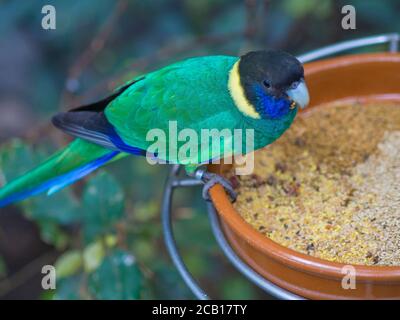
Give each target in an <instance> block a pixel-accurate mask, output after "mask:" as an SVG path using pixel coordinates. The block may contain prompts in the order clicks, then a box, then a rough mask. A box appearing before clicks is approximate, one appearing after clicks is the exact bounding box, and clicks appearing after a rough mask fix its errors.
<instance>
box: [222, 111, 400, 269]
mask: <svg viewBox="0 0 400 320" xmlns="http://www.w3.org/2000/svg"><path fill="white" fill-rule="evenodd" d="M230 179H231V180H232V182H233V185H235V186H236V190H237V192H238V200H237V201H236V203H235V204H234V206H235V208H236V209H237V210H238V212H240V214H241V215H242V217H243V218H244V219H245V220H246V221H247V222H248V223H250V224H251V225H252V226H253V227H254V228H256V229H257V230H258V231H259V232H261V233H262V234H264V235H265V236H267V237H269V238H270V239H272V240H273V241H276V242H278V243H280V244H281V245H283V246H286V247H288V248H291V249H293V250H296V251H298V252H302V253H305V254H308V255H311V256H315V257H318V258H321V259H325V260H330V261H336V262H342V263H348V264H358V265H400V106H398V105H397V106H396V105H394V104H393V103H384V104H381V103H380V104H371V103H369V104H352V105H330V106H325V107H324V108H315V109H312V110H311V111H309V112H308V113H306V114H304V115H301V116H298V117H297V119H296V120H295V122H294V123H293V125H292V126H291V128H290V129H289V130H288V131H287V132H286V133H285V134H284V135H283V136H282V137H281V138H280V139H279V140H278V141H276V142H274V143H273V144H272V145H270V146H268V147H266V148H264V149H262V150H259V151H257V152H256V155H255V170H254V173H253V174H252V175H248V176H238V177H235V176H231V178H230ZM233 180H234V181H233Z"/></svg>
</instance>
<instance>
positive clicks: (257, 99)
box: [231, 50, 309, 119]
mask: <svg viewBox="0 0 400 320" xmlns="http://www.w3.org/2000/svg"><path fill="white" fill-rule="evenodd" d="M237 73H238V78H239V81H240V87H241V88H240V89H242V90H243V95H244V98H245V99H244V100H245V101H246V102H247V103H248V104H249V105H250V106H252V107H253V109H254V111H255V112H256V114H258V116H259V117H261V118H269V119H277V118H280V117H281V116H283V115H286V114H288V113H289V112H290V111H291V110H293V109H295V108H296V106H300V107H302V108H303V107H305V106H306V105H307V104H308V100H309V97H308V91H307V87H306V85H305V82H304V69H303V66H302V64H301V63H300V61H299V60H297V59H296V58H295V57H294V56H292V55H291V54H289V53H286V52H284V51H280V50H269V51H254V52H249V53H247V54H245V55H243V56H242V57H241V58H240V60H239V62H238V65H237ZM231 77H232V76H231ZM232 81H233V80H232ZM242 103H243V101H242Z"/></svg>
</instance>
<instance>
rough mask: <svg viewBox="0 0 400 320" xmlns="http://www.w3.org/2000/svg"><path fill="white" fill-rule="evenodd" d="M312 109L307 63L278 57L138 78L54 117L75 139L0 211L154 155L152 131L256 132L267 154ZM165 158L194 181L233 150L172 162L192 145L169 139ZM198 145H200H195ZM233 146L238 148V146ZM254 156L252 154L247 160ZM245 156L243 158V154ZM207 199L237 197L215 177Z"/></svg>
mask: <svg viewBox="0 0 400 320" xmlns="http://www.w3.org/2000/svg"><path fill="white" fill-rule="evenodd" d="M308 102H309V95H308V90H307V87H306V85H305V81H304V70H303V66H302V65H301V63H300V62H299V61H298V60H297V59H296V58H295V57H293V56H292V55H290V54H288V53H286V52H283V51H279V50H269V51H255V52H249V53H247V54H245V55H243V56H241V57H234V56H204V57H195V58H190V59H187V60H183V61H180V62H177V63H174V64H171V65H169V66H166V67H164V68H161V69H159V70H157V71H154V72H150V73H148V74H145V75H142V76H140V77H136V78H134V79H132V80H131V81H129V82H128V83H126V84H125V85H124V86H122V87H120V88H118V89H117V90H116V91H115V92H114V93H113V94H112V95H110V96H109V97H107V98H105V99H103V100H101V101H98V102H95V103H92V104H89V105H85V106H81V107H78V108H76V109H73V110H71V111H69V112H63V113H59V114H57V115H56V116H54V117H53V124H54V125H55V126H56V127H58V128H59V129H61V130H63V131H64V132H66V133H67V134H70V135H72V136H74V137H76V139H75V140H74V141H72V142H71V143H70V144H69V145H68V146H66V147H65V148H64V149H63V150H60V151H58V152H56V153H55V154H54V155H53V156H51V157H50V158H49V159H48V160H47V161H45V162H44V163H43V164H42V165H40V166H38V167H37V168H35V169H33V170H32V171H29V172H28V173H26V174H25V175H23V176H21V177H20V178H18V179H16V180H14V181H11V182H9V183H8V184H6V185H5V186H4V187H2V188H1V189H0V207H2V206H6V205H8V204H10V203H14V202H16V201H20V200H23V199H25V198H27V197H29V196H33V195H36V194H39V193H41V192H44V191H47V192H48V194H52V193H54V192H56V191H57V190H60V189H61V188H63V187H65V186H67V185H69V184H71V183H73V182H74V181H76V180H78V179H80V178H82V177H84V176H85V175H87V174H89V173H90V172H92V171H94V170H95V169H97V168H99V167H100V166H102V165H105V164H106V163H109V162H112V161H116V160H118V159H120V158H122V157H125V156H127V155H131V154H133V155H143V156H145V155H148V153H149V152H148V150H149V148H151V147H152V145H153V144H154V140H153V141H151V139H148V133H149V131H150V130H152V129H155V128H157V129H159V130H161V131H164V132H168V130H169V129H170V124H171V122H172V123H175V124H176V129H177V130H178V131H180V130H185V129H190V130H192V132H195V133H197V134H199V135H200V134H201V130H203V129H210V130H212V129H217V130H223V129H230V130H235V129H240V130H246V129H252V130H253V132H254V137H253V138H254V141H253V147H252V149H254V150H257V149H259V148H262V147H264V146H266V145H268V144H270V143H272V142H273V141H275V140H276V139H277V138H279V136H281V135H282V134H283V133H284V131H285V130H286V129H288V128H289V126H290V125H291V123H292V121H293V119H294V117H295V115H296V113H297V109H298V107H301V108H304V107H305V106H306V105H307V104H308ZM163 139H164V140H165V141H164V142H165V146H166V150H164V151H165V152H160V151H155V152H153V153H152V157H153V158H156V159H160V160H163V161H164V162H165V163H177V164H184V165H185V168H186V169H187V172H188V173H189V174H195V173H196V169H197V168H198V166H199V165H201V164H202V163H204V159H205V160H208V161H211V160H213V159H216V158H222V157H224V156H225V155H226V154H227V153H230V154H236V153H238V151H237V150H236V149H237V148H235V147H234V146H231V147H229V144H228V147H227V146H226V145H225V144H221V147H220V150H212V152H211V150H210V149H211V148H210V147H208V146H207V144H206V145H205V146H204V142H203V141H198V140H196V141H192V142H190V143H191V144H192V145H191V147H195V148H197V147H199V148H200V144H202V143H203V145H201V147H202V148H201V150H202V151H201V152H199V154H196V155H195V156H191V157H189V158H188V159H186V160H185V161H181V160H180V159H179V158H176V157H171V156H170V153H171V151H172V150H171V149H175V150H173V151H175V152H177V151H178V150H179V148H180V147H182V146H183V145H184V144H185V143H186V144H187V141H177V142H175V143H171V141H169V140H170V139H171V137H170V136H166V137H165V138H163ZM193 144H194V145H193ZM231 145H233V143H232V144H231ZM249 151H253V150H247V149H246V152H249ZM241 152H242V153H243V151H241ZM199 178H200V179H201V180H202V181H203V182H204V183H205V185H204V188H203V196H205V197H206V196H207V192H208V189H209V188H210V187H211V186H213V185H214V184H215V183H221V184H222V185H223V186H224V187H225V188H226V189H227V190H228V191H229V192H230V194H231V195H232V197H234V196H235V193H234V191H233V189H232V187H231V186H230V184H229V182H227V181H226V180H225V179H224V178H222V177H220V176H218V175H216V174H212V173H209V172H203V174H201V176H200V177H199Z"/></svg>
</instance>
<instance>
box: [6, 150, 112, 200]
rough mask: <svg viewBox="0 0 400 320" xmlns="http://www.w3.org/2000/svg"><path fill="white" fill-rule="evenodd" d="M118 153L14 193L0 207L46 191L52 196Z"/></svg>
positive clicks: (107, 155) (108, 154) (109, 154)
mask: <svg viewBox="0 0 400 320" xmlns="http://www.w3.org/2000/svg"><path fill="white" fill-rule="evenodd" d="M118 153H119V152H118V151H112V152H110V153H107V154H106V155H104V156H102V157H100V158H97V159H96V160H93V161H91V162H89V163H87V164H85V165H83V166H81V167H78V168H76V169H74V170H72V171H70V172H67V173H65V174H63V175H60V176H58V177H55V178H52V179H50V180H47V181H45V182H44V183H42V184H40V185H38V186H36V187H33V188H31V189H28V190H24V191H21V192H17V193H14V194H12V195H10V196H8V197H6V198H4V199H2V200H0V207H5V206H6V205H8V204H11V203H13V202H17V201H21V200H24V199H26V198H28V197H31V196H34V195H37V194H39V193H42V192H44V191H46V190H48V192H47V194H48V195H51V194H54V193H55V192H57V191H59V190H60V189H62V188H64V187H66V186H68V185H70V184H72V183H73V182H75V181H77V180H79V179H81V178H83V177H84V176H86V175H88V174H89V173H91V172H93V171H94V170H96V169H97V168H99V167H101V166H102V165H104V164H105V163H107V162H108V161H110V160H111V159H112V158H114V157H115V156H116V155H117V154H118Z"/></svg>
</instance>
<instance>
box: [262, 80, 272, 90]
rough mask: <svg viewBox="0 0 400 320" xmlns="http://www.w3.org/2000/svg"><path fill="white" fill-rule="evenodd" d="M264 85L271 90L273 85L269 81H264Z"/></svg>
mask: <svg viewBox="0 0 400 320" xmlns="http://www.w3.org/2000/svg"><path fill="white" fill-rule="evenodd" d="M263 85H264V87H266V88H267V89H269V88H271V83H270V82H269V81H268V80H264V81H263Z"/></svg>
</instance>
